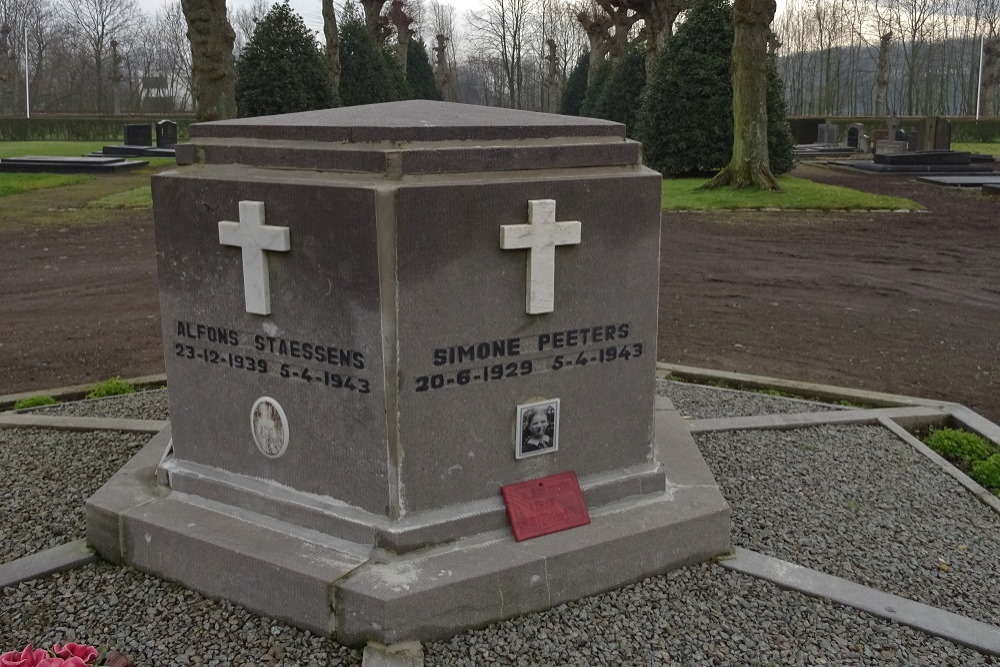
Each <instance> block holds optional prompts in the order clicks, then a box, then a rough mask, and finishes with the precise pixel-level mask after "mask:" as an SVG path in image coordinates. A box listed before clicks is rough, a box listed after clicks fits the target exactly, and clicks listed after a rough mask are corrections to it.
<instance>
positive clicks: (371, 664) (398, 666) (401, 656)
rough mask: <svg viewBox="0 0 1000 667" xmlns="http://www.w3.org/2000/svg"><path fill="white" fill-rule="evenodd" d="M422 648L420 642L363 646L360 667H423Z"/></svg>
mask: <svg viewBox="0 0 1000 667" xmlns="http://www.w3.org/2000/svg"><path fill="white" fill-rule="evenodd" d="M423 665H424V647H423V646H421V645H420V642H403V643H402V644H393V645H392V646H385V645H384V644H378V643H372V644H368V645H367V646H365V653H364V657H363V658H362V661H361V667H423Z"/></svg>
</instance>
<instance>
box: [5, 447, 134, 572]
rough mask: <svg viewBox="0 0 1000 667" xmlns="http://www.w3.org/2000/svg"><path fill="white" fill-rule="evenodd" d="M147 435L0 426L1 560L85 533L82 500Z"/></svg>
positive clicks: (127, 457)
mask: <svg viewBox="0 0 1000 667" xmlns="http://www.w3.org/2000/svg"><path fill="white" fill-rule="evenodd" d="M148 441H149V435H147V434H142V433H135V434H123V433H118V432H112V431H92V432H86V433H82V432H81V433H75V432H69V431H53V430H47V429H27V428H18V429H0V471H3V475H2V479H3V483H2V484H0V563H5V562H7V561H10V560H13V559H15V558H20V557H22V556H26V555H28V554H31V553H34V552H36V551H40V550H42V549H48V548H49V547H54V546H57V545H60V544H63V543H65V542H69V541H71V540H75V539H78V538H81V537H83V536H84V533H85V524H84V509H83V504H84V501H85V500H86V499H87V498H88V497H89V496H91V495H92V494H93V493H94V491H96V490H97V489H98V488H99V487H100V486H101V485H102V484H104V482H105V481H107V480H108V479H109V478H110V477H111V475H112V474H114V473H115V472H117V471H118V469H119V468H121V467H122V465H124V464H125V462H126V461H128V459H129V458H131V457H132V455H133V454H135V453H136V452H137V451H138V450H139V449H140V448H141V447H142V446H143V445H145V444H146V443H147V442H148Z"/></svg>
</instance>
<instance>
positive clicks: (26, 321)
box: [0, 211, 163, 394]
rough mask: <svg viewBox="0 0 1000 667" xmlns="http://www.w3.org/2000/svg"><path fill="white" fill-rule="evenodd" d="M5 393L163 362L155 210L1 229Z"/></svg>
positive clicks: (158, 366)
mask: <svg viewBox="0 0 1000 667" xmlns="http://www.w3.org/2000/svg"><path fill="white" fill-rule="evenodd" d="M0 276H2V280H0V314H2V315H0V394H10V393H19V392H23V391H29V390H32V389H49V388H55V387H59V386H65V385H70V384H85V383H91V382H99V381H101V380H106V379H107V378H109V377H112V376H114V375H122V376H125V377H129V376H133V377H134V376H138V375H146V374H150V373H162V372H163V356H162V352H161V350H160V318H159V309H160V306H159V299H158V296H157V291H156V259H155V254H154V245H153V225H152V212H151V211H140V212H137V213H135V214H134V215H132V216H131V219H130V220H128V221H125V222H114V223H108V224H100V225H93V224H89V225H76V226H73V227H70V226H66V225H38V226H32V227H30V228H28V229H23V230H19V231H4V232H0Z"/></svg>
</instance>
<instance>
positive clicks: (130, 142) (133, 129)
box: [123, 123, 153, 146]
mask: <svg viewBox="0 0 1000 667" xmlns="http://www.w3.org/2000/svg"><path fill="white" fill-rule="evenodd" d="M123 134H124V135H125V141H124V142H123V143H124V144H125V145H126V146H152V145H153V128H152V126H150V125H149V124H148V123H146V124H142V125H139V124H135V125H126V126H125V129H124V131H123Z"/></svg>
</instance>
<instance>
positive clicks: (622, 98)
mask: <svg viewBox="0 0 1000 667" xmlns="http://www.w3.org/2000/svg"><path fill="white" fill-rule="evenodd" d="M645 87H646V52H645V50H644V49H639V48H632V49H629V51H628V53H626V54H625V55H624V56H623V57H622V59H621V60H619V61H618V62H617V63H615V64H614V66H613V67H612V68H611V73H610V74H609V75H608V79H607V81H606V82H605V84H604V86H603V87H602V89H601V96H600V98H599V99H598V100H597V104H595V105H594V116H595V117H597V118H604V119H605V120H613V121H615V122H616V123H624V124H625V134H626V136H628V137H629V138H632V137H633V136H634V135H635V120H636V114H637V113H638V112H639V104H640V101H641V99H642V91H643V89H644V88H645Z"/></svg>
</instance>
